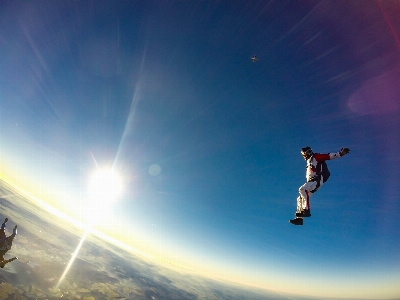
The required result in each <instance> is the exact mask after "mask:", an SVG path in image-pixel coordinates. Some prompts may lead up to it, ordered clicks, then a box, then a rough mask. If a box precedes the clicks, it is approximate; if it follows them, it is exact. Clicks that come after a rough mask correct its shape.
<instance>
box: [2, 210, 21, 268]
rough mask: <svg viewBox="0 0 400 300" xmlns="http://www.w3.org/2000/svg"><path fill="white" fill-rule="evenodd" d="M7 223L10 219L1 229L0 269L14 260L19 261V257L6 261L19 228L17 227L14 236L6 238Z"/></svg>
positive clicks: (5, 221)
mask: <svg viewBox="0 0 400 300" xmlns="http://www.w3.org/2000/svg"><path fill="white" fill-rule="evenodd" d="M7 221H8V219H7V218H6V219H5V220H4V222H3V224H2V225H1V229H0V268H4V266H5V265H6V264H8V263H9V262H12V261H13V260H16V259H18V258H17V257H13V258H10V259H4V255H5V254H6V253H7V251H8V250H10V249H11V246H12V242H13V240H14V238H15V236H16V235H17V228H18V226H17V225H15V227H14V229H13V233H12V235H10V236H6V232H5V228H6V223H7Z"/></svg>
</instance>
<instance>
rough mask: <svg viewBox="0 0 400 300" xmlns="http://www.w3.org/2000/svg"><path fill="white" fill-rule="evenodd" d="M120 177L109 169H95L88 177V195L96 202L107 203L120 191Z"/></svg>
mask: <svg viewBox="0 0 400 300" xmlns="http://www.w3.org/2000/svg"><path fill="white" fill-rule="evenodd" d="M121 189H122V185H121V179H120V177H119V176H118V174H117V173H115V172H114V171H113V170H110V169H103V170H97V171H96V172H95V173H94V174H93V176H92V177H91V179H90V183H89V197H90V200H91V201H94V202H96V203H97V204H102V205H104V204H109V203H111V202H113V201H114V200H115V199H116V198H117V197H118V195H119V194H120V193H121Z"/></svg>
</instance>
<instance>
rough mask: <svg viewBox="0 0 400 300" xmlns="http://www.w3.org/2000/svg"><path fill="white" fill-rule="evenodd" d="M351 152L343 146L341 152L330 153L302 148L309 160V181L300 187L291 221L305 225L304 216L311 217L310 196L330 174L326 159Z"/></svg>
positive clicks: (303, 154) (307, 173) (305, 157)
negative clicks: (294, 214)
mask: <svg viewBox="0 0 400 300" xmlns="http://www.w3.org/2000/svg"><path fill="white" fill-rule="evenodd" d="M349 152H350V149H349V148H342V149H341V150H340V151H339V152H336V153H328V154H321V153H314V152H313V151H312V149H311V148H310V147H305V148H302V149H301V155H302V156H303V158H304V159H305V160H306V162H307V167H306V168H307V172H306V178H307V182H306V183H305V184H303V185H302V186H301V187H300V188H299V193H300V196H299V197H297V210H296V218H294V219H293V220H290V221H289V222H290V223H292V224H294V225H303V218H306V217H311V213H310V196H311V194H312V193H315V192H316V191H317V190H318V189H319V188H320V187H321V186H322V184H324V183H325V182H326V181H327V180H328V178H329V176H330V172H329V170H328V166H327V164H326V162H325V161H326V160H332V159H336V158H339V157H342V156H344V155H346V154H348V153H349Z"/></svg>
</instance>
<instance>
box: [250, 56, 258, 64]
mask: <svg viewBox="0 0 400 300" xmlns="http://www.w3.org/2000/svg"><path fill="white" fill-rule="evenodd" d="M251 60H252V61H253V63H254V62H256V61H257V56H256V55H254V56H253V57H251Z"/></svg>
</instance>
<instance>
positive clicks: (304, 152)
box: [301, 146, 314, 159]
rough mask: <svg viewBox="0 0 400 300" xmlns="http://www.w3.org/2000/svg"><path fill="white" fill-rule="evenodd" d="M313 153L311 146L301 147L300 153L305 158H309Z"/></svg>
mask: <svg viewBox="0 0 400 300" xmlns="http://www.w3.org/2000/svg"><path fill="white" fill-rule="evenodd" d="M313 154H314V152H313V151H312V149H311V147H308V146H307V147H304V148H301V155H303V157H304V158H305V159H309V158H310V157H311V156H312V155H313Z"/></svg>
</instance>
